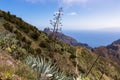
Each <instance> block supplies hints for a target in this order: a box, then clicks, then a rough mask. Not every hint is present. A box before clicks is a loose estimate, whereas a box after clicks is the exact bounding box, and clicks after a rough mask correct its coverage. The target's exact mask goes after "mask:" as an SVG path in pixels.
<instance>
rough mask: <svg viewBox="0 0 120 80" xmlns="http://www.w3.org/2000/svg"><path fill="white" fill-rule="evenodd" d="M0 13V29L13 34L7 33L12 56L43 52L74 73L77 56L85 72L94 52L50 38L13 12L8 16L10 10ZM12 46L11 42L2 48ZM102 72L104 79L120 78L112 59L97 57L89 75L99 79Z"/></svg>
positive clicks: (79, 66) (79, 64) (93, 59)
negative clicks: (10, 40)
mask: <svg viewBox="0 0 120 80" xmlns="http://www.w3.org/2000/svg"><path fill="white" fill-rule="evenodd" d="M0 17H4V19H3V20H2V21H0V22H1V23H0V30H2V31H6V30H7V31H9V32H8V33H7V32H6V34H10V35H11V36H12V37H11V36H10V35H7V37H9V38H10V39H12V41H13V40H14V41H13V42H15V43H14V46H16V47H17V48H16V49H15V50H13V49H12V51H11V52H8V53H10V55H11V56H12V57H13V58H14V59H15V60H16V59H17V60H21V61H24V59H25V58H26V56H28V55H33V56H37V55H38V56H44V57H45V58H46V59H49V60H52V61H53V62H56V64H57V65H58V67H59V68H60V69H61V70H62V71H64V72H65V73H66V74H67V75H73V74H76V67H75V66H76V64H77V63H76V59H77V60H78V65H77V66H78V69H79V71H81V72H82V73H87V72H88V71H89V69H90V67H91V66H92V64H93V62H94V61H95V59H96V58H97V55H95V54H93V53H92V52H91V51H89V50H87V49H85V48H82V47H72V46H69V45H67V44H65V43H63V42H60V41H58V40H56V41H55V40H53V39H52V38H50V37H48V36H47V35H46V34H45V33H43V32H42V31H39V30H38V29H37V28H36V27H34V26H32V25H30V24H28V23H26V22H24V21H23V20H22V19H21V18H17V17H16V16H15V15H12V16H11V14H10V13H5V12H3V11H0ZM3 34H5V33H3ZM13 35H14V36H13ZM5 36H6V35H4V36H3V37H5ZM2 46H4V45H2ZM12 46H13V44H12V43H11V44H10V45H7V46H6V47H5V49H6V48H8V47H10V48H11V47H12ZM5 49H3V50H5ZM13 53H14V54H13ZM102 72H105V73H104V75H103V77H104V79H105V80H112V79H115V80H118V79H120V76H119V74H120V71H119V68H117V66H115V65H113V64H112V62H109V61H107V60H105V59H104V58H102V57H100V58H99V60H98V61H97V63H96V64H95V66H94V67H93V69H92V71H91V72H90V74H89V75H88V76H89V77H90V78H91V79H93V80H99V78H100V77H101V75H102Z"/></svg>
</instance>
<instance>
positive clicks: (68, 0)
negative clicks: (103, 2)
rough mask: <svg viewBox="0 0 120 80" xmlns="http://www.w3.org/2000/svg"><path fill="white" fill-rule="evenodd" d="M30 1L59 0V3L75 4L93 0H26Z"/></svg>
mask: <svg viewBox="0 0 120 80" xmlns="http://www.w3.org/2000/svg"><path fill="white" fill-rule="evenodd" d="M24 1H26V2H30V3H38V2H50V1H55V2H56V1H57V2H58V3H60V4H61V3H62V4H74V3H86V2H89V1H92V0H24Z"/></svg>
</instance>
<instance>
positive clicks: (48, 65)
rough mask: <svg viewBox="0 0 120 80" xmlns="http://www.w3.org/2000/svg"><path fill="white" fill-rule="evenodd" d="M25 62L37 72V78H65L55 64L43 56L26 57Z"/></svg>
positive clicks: (47, 79) (62, 79)
mask: <svg viewBox="0 0 120 80" xmlns="http://www.w3.org/2000/svg"><path fill="white" fill-rule="evenodd" d="M26 64H28V65H29V66H30V68H32V69H33V70H34V71H35V72H37V80H65V76H64V74H63V73H62V72H60V71H59V69H58V68H57V66H56V64H52V62H51V61H46V60H45V58H39V57H37V58H33V57H31V56H29V57H27V59H26Z"/></svg>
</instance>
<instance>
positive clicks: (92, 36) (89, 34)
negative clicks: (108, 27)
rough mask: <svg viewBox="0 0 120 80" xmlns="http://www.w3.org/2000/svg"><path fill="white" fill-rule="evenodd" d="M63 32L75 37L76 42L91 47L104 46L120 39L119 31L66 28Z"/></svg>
mask: <svg viewBox="0 0 120 80" xmlns="http://www.w3.org/2000/svg"><path fill="white" fill-rule="evenodd" d="M63 33H64V34H66V35H68V36H71V37H73V38H75V39H76V40H77V41H78V42H81V43H87V44H88V45H89V46H91V47H93V48H94V47H99V46H106V45H109V44H111V43H112V42H113V41H115V40H118V39H120V32H105V31H72V30H66V31H63Z"/></svg>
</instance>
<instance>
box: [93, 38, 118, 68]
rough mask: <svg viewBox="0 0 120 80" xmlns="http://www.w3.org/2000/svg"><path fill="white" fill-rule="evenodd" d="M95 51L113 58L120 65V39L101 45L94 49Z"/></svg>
mask: <svg viewBox="0 0 120 80" xmlns="http://www.w3.org/2000/svg"><path fill="white" fill-rule="evenodd" d="M93 52H95V53H97V54H100V55H101V56H103V57H105V58H107V59H109V60H111V61H113V62H114V64H116V65H118V66H120V39H118V40H116V41H114V42H113V43H111V44H110V45H108V46H101V47H98V48H95V49H93Z"/></svg>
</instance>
